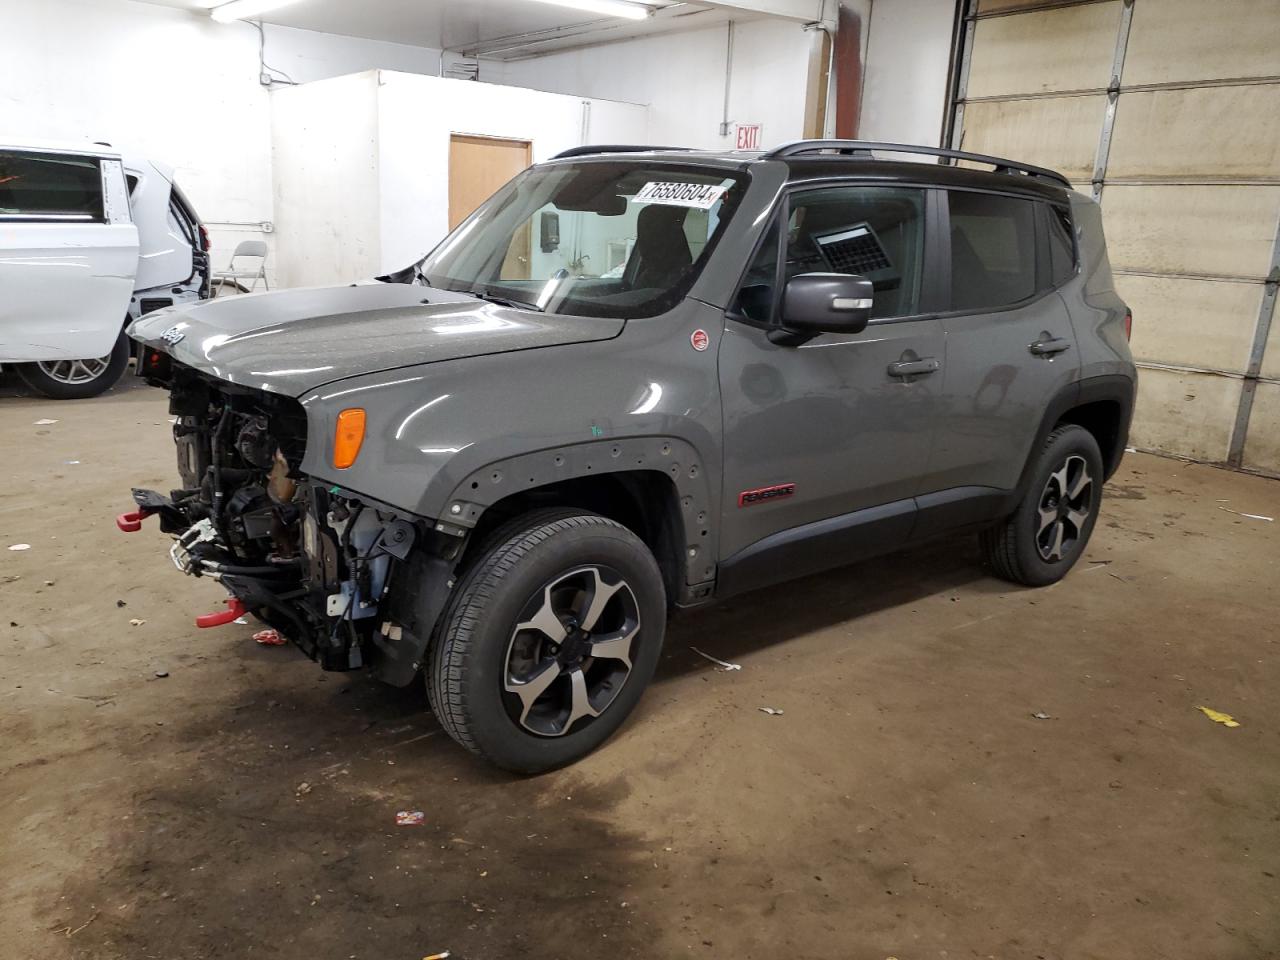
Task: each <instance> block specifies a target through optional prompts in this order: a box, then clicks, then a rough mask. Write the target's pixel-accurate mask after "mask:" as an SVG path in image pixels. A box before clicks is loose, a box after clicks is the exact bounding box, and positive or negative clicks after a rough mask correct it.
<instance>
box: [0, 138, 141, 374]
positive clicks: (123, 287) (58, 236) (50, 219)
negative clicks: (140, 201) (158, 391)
mask: <svg viewBox="0 0 1280 960" xmlns="http://www.w3.org/2000/svg"><path fill="white" fill-rule="evenodd" d="M137 266H138V233H137V230H136V229H135V228H134V225H133V223H132V221H131V219H130V215H129V201H128V194H127V192H126V188H125V180H124V171H123V170H122V169H121V163H120V161H119V160H118V159H111V158H105V157H96V156H89V155H79V154H74V153H62V152H54V151H49V152H39V151H25V150H9V149H4V148H0V291H3V296H2V297H0V361H5V362H11V361H12V362H16V361H29V360H62V359H71V360H78V359H85V358H90V357H101V356H105V355H106V354H108V353H110V352H111V348H112V347H113V346H114V345H115V342H116V338H117V337H119V335H120V330H121V328H122V327H123V325H124V321H125V316H126V312H127V310H128V306H129V297H130V295H131V294H132V292H133V278H134V273H135V271H136V270H137Z"/></svg>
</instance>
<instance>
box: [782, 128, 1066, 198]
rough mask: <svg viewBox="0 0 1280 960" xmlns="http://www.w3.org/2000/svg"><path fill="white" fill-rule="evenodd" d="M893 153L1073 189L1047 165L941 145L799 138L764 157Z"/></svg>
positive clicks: (868, 157) (869, 156)
mask: <svg viewBox="0 0 1280 960" xmlns="http://www.w3.org/2000/svg"><path fill="white" fill-rule="evenodd" d="M876 150H881V151H889V152H892V153H918V154H921V155H923V156H927V157H940V158H943V159H946V160H969V161H971V162H973V163H989V164H991V165H992V166H993V167H995V171H994V172H995V173H1016V174H1022V175H1025V176H1028V177H1043V178H1044V179H1046V180H1053V181H1054V182H1056V183H1060V184H1062V185H1063V186H1064V187H1066V188H1067V189H1071V181H1070V180H1068V179H1067V178H1066V177H1064V176H1063V175H1062V174H1060V173H1058V172H1057V171H1056V170H1050V169H1048V168H1046V167H1036V166H1033V165H1031V164H1029V163H1018V162H1017V161H1015V160H1006V159H1004V158H1003V157H989V156H987V155H986V154H985V153H966V152H965V151H963V150H945V149H943V148H941V147H922V146H920V145H918V144H912V143H877V142H874V141H871V140H796V141H794V142H792V143H784V144H783V145H782V146H780V147H777V148H775V149H773V150H770V151H769V152H768V153H766V154H765V155H764V156H763V157H761V159H762V160H785V159H787V158H788V157H801V156H805V155H807V154H813V153H838V154H840V155H842V156H847V157H857V158H860V159H863V160H874V159H875V156H874V151H876Z"/></svg>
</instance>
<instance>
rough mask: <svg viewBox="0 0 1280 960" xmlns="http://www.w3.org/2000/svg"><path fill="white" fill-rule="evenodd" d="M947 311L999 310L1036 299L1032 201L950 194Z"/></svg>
mask: <svg viewBox="0 0 1280 960" xmlns="http://www.w3.org/2000/svg"><path fill="white" fill-rule="evenodd" d="M947 197H948V202H949V203H950V208H951V309H952V310H1001V309H1003V308H1005V307H1008V306H1011V305H1013V304H1015V303H1019V302H1020V301H1023V300H1027V299H1030V298H1031V297H1032V296H1034V295H1035V293H1036V204H1035V201H1033V200H1020V199H1018V198H1017V197H1001V196H996V195H993V194H987V193H965V192H962V191H951V192H949V193H948V194H947Z"/></svg>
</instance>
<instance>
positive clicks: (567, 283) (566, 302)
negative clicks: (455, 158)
mask: <svg viewBox="0 0 1280 960" xmlns="http://www.w3.org/2000/svg"><path fill="white" fill-rule="evenodd" d="M746 187H747V177H746V176H745V175H744V174H739V173H736V172H733V171H726V170H718V169H713V168H708V167H696V166H684V165H665V164H655V165H651V166H644V165H641V164H638V163H635V162H630V163H627V162H612V161H590V162H583V163H571V164H556V165H554V166H549V167H542V168H534V169H531V170H529V171H527V172H525V173H523V174H521V175H520V176H519V177H517V178H516V179H515V180H513V181H512V182H511V183H510V184H508V185H507V186H506V187H504V188H503V189H502V190H501V191H499V192H498V193H497V194H496V195H495V196H494V197H493V199H491V200H489V201H488V202H487V203H486V204H485V205H484V206H482V207H481V208H480V209H479V210H478V211H477V212H476V213H475V214H474V215H473V216H472V217H471V218H470V219H468V220H467V221H465V222H464V223H463V224H462V225H461V226H460V227H459V228H458V229H457V230H455V231H454V232H453V233H452V234H451V235H450V236H449V237H448V238H447V239H446V240H445V241H444V242H443V243H442V244H441V245H440V246H439V247H437V248H436V250H435V251H433V252H432V253H431V254H430V255H429V256H428V257H427V258H426V259H425V260H423V261H422V263H421V264H419V267H418V270H419V273H420V274H421V275H422V276H423V278H424V279H425V280H426V281H427V282H428V283H430V284H431V285H432V286H433V287H441V288H443V289H446V290H457V291H460V292H463V293H473V294H476V295H477V296H481V297H485V298H488V299H492V300H497V301H505V302H510V303H514V304H516V305H518V306H522V307H529V308H532V309H536V310H541V311H543V312H546V313H559V314H573V315H577V316H596V317H618V318H624V319H625V318H635V317H650V316H656V315H657V314H659V313H662V312H664V311H666V310H670V309H671V308H672V307H674V306H675V305H676V304H677V303H679V302H680V300H681V299H683V298H684V296H685V295H686V294H687V293H688V291H689V288H690V287H692V285H693V282H694V280H696V279H697V276H698V274H699V273H700V272H701V271H702V268H703V266H704V265H705V263H706V261H707V258H708V257H709V256H710V253H711V248H712V247H713V245H714V244H715V242H716V240H717V239H718V238H719V237H720V235H721V234H722V233H723V232H724V230H725V228H726V226H727V224H728V222H729V220H730V218H731V217H732V216H733V213H734V211H735V210H736V209H737V208H738V205H739V204H740V203H741V201H742V197H743V194H744V193H745V192H746Z"/></svg>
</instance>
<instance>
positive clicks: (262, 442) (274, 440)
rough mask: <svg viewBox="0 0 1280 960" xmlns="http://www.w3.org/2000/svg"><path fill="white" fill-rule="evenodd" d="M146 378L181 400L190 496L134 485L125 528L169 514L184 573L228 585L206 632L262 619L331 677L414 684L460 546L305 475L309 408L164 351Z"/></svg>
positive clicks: (178, 424) (146, 366)
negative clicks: (223, 604) (351, 674)
mask: <svg viewBox="0 0 1280 960" xmlns="http://www.w3.org/2000/svg"><path fill="white" fill-rule="evenodd" d="M141 373H142V375H143V376H144V377H146V378H147V379H148V380H149V381H150V382H151V383H153V384H154V385H156V386H163V387H165V388H167V389H168V390H169V393H170V401H169V411H170V413H171V414H172V415H173V417H174V424H173V433H174V440H175V442H176V444H177V452H178V471H179V474H180V476H181V478H182V486H181V488H179V489H176V490H173V491H171V492H170V493H169V494H168V495H167V496H166V495H163V494H160V493H157V492H156V491H152V490H139V489H135V490H134V491H133V497H134V500H135V502H136V504H137V510H136V511H135V512H133V513H130V514H125V515H123V516H121V517H119V518H118V519H117V524H118V525H119V526H120V528H121V529H122V530H125V531H129V532H131V531H134V530H137V529H139V528H140V527H141V525H142V521H143V519H145V518H146V517H148V516H151V515H153V514H155V515H157V516H158V517H159V522H160V528H161V530H163V531H164V532H166V533H170V534H172V535H174V537H175V538H176V539H175V542H174V544H173V546H172V547H171V548H170V551H169V554H170V557H171V558H172V560H173V563H174V565H175V566H176V567H177V568H178V569H179V570H181V571H183V572H184V573H187V574H190V575H191V576H196V577H209V578H211V579H214V580H217V581H219V582H220V583H221V584H222V585H223V586H224V587H226V589H227V591H228V592H229V594H230V595H231V596H230V597H229V598H228V601H227V609H226V610H223V611H219V612H217V613H214V614H209V615H206V616H204V617H200V618H198V619H197V624H198V625H200V626H216V625H219V624H222V623H228V622H231V621H233V620H235V619H237V618H238V617H240V616H242V615H243V614H245V613H249V614H252V615H253V616H255V617H256V618H257V619H258V620H260V621H262V622H264V623H266V624H268V625H269V626H271V627H273V628H275V629H276V630H278V631H279V632H280V634H281V635H283V636H284V637H287V638H288V639H289V640H292V641H293V642H294V643H295V644H297V645H298V646H299V647H300V648H301V649H302V650H303V651H304V652H305V653H306V654H307V655H308V656H309V657H311V658H312V659H313V660H316V661H318V662H319V663H320V665H321V666H322V667H324V668H325V669H326V670H351V669H357V668H361V667H366V666H368V667H372V668H373V669H374V672H375V674H377V675H379V676H381V678H382V679H384V680H387V681H388V682H391V683H395V684H398V685H402V684H405V683H408V682H409V681H410V680H412V678H413V676H414V675H415V674H416V672H417V670H418V669H419V667H420V661H421V656H422V652H423V650H425V648H426V642H427V639H428V638H429V635H430V631H431V627H432V625H433V624H434V621H435V618H436V615H437V614H438V611H439V609H440V607H441V606H442V605H443V597H444V595H446V594H447V580H448V576H449V571H450V570H451V568H452V564H451V563H450V562H449V561H450V559H451V558H452V557H453V556H454V555H455V554H456V552H457V550H458V549H459V548H460V541H459V540H457V539H456V538H453V537H447V536H444V535H442V534H439V533H437V532H435V531H434V530H432V529H431V527H430V525H429V524H428V523H426V522H425V521H422V520H420V519H419V518H415V517H410V516H405V515H402V514H401V513H399V512H397V511H396V510H394V509H392V508H390V507H387V506H386V505H383V504H378V503H375V502H373V501H370V500H368V499H367V498H364V497H361V496H359V495H358V494H352V493H351V492H349V491H344V490H343V489H342V488H341V487H339V486H335V485H330V484H326V483H323V482H320V481H317V480H314V479H313V478H310V477H308V476H306V475H305V474H303V473H302V472H301V469H300V467H301V463H302V460H303V455H304V453H305V451H306V442H307V419H306V413H305V411H304V410H303V408H302V406H301V404H299V403H298V402H297V401H296V400H293V399H291V398H289V397H285V396H279V395H275V394H271V393H266V392H263V391H261V390H257V389H253V388H248V387H240V386H237V385H234V384H230V383H227V382H225V381H222V380H216V379H214V378H212V377H209V376H206V375H205V374H202V373H199V372H197V371H195V370H192V369H191V368H189V367H185V366H183V365H182V364H179V363H176V362H174V361H172V360H171V359H170V358H168V357H167V356H164V355H162V354H158V353H152V354H151V355H150V356H148V357H145V358H144V360H143V370H142V371H141ZM433 567H435V569H432V568H433ZM432 583H435V584H436V585H437V589H434V590H433V589H431V587H430V586H429V584H432ZM393 585H394V586H395V587H396V589H394V590H393ZM420 604H425V605H421V606H420Z"/></svg>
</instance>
